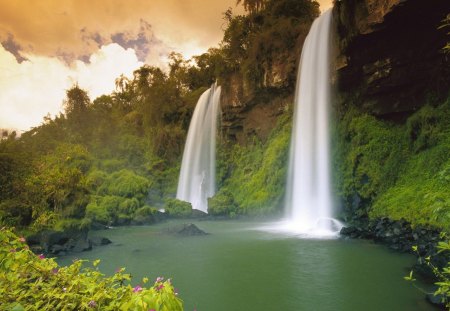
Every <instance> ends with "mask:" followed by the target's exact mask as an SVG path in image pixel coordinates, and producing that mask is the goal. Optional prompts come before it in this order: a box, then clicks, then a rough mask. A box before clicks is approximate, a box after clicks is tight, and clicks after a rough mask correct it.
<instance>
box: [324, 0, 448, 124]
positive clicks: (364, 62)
mask: <svg viewBox="0 0 450 311" xmlns="http://www.w3.org/2000/svg"><path fill="white" fill-rule="evenodd" d="M448 13H450V1H448V0H427V1H424V0H345V1H337V2H336V3H335V7H334V9H333V14H334V20H335V23H336V25H335V26H336V33H337V36H336V46H337V55H336V60H337V61H336V69H337V75H336V77H335V78H336V80H335V82H336V87H337V90H338V94H337V106H338V107H340V109H342V110H346V108H347V107H348V105H356V106H358V107H360V108H361V109H362V110H363V111H365V112H368V113H370V114H373V115H375V116H377V117H380V118H383V119H388V120H393V121H397V122H402V121H403V120H405V118H406V117H407V116H409V115H410V114H411V113H412V112H414V111H415V110H417V109H418V108H420V107H421V106H423V105H424V104H425V103H426V102H427V96H439V95H441V96H446V95H447V93H448V89H449V86H450V79H449V77H450V70H449V68H450V62H449V61H450V57H449V56H448V55H445V54H444V53H443V52H442V47H443V46H445V43H446V42H447V40H448V36H447V34H446V32H447V31H446V30H444V29H438V27H439V25H440V23H441V21H442V20H443V19H444V18H445V16H446V15H447V14H448Z"/></svg>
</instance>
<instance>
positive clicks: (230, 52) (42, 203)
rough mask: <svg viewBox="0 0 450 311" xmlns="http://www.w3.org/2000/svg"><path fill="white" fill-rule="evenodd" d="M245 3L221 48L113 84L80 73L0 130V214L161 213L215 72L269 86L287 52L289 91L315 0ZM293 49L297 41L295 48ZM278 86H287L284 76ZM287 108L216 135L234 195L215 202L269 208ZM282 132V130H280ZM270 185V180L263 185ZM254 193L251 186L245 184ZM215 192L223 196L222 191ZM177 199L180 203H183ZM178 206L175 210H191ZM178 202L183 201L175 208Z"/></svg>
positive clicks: (75, 221)
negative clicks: (62, 94)
mask: <svg viewBox="0 0 450 311" xmlns="http://www.w3.org/2000/svg"><path fill="white" fill-rule="evenodd" d="M243 4H244V6H245V7H246V8H247V10H248V14H247V15H234V14H233V12H232V11H231V10H228V11H226V12H225V13H224V20H225V23H226V24H225V30H224V37H223V41H222V43H221V44H220V46H219V47H218V48H212V49H210V50H209V51H208V52H207V53H204V54H202V55H199V56H195V57H194V58H193V61H194V62H192V61H187V60H184V59H183V58H182V56H181V55H179V54H176V53H172V54H170V56H169V59H170V62H169V68H168V70H167V71H163V70H161V69H160V68H157V67H151V66H147V65H144V66H143V67H141V68H140V69H138V70H136V71H135V73H134V77H133V78H132V79H127V78H126V77H123V76H121V77H119V78H118V79H117V80H116V90H115V91H114V92H113V93H112V94H109V95H103V96H100V97H98V98H96V99H95V100H91V99H90V98H89V96H88V94H87V93H86V92H85V91H84V90H82V89H80V88H79V87H78V86H77V85H74V86H73V87H72V88H70V89H69V90H67V97H66V99H65V101H64V103H63V104H64V113H62V114H60V115H59V116H57V117H55V118H50V117H46V118H45V119H44V122H43V123H42V124H41V125H40V126H37V127H35V128H33V129H32V130H30V131H28V132H26V133H24V134H22V135H21V136H20V137H17V136H16V133H14V132H12V133H9V134H8V133H2V140H1V141H0V224H3V225H9V226H16V227H18V228H22V229H23V230H31V231H39V230H43V229H51V228H53V229H59V230H64V229H65V228H69V227H70V228H72V229H73V228H76V227H78V228H80V229H83V228H88V227H89V226H91V225H92V224H95V223H100V224H104V225H119V224H129V223H145V222H152V221H155V220H157V219H158V212H157V209H159V208H163V207H164V206H165V205H167V202H169V209H168V211H171V208H170V201H167V199H168V198H169V199H170V198H173V197H174V195H175V192H176V185H177V178H178V172H179V164H180V162H181V161H180V157H181V153H182V149H183V146H184V140H185V137H186V131H187V128H188V126H189V121H190V117H191V115H192V112H193V109H194V107H195V103H196V102H197V100H198V98H199V96H200V94H201V93H202V92H204V91H205V90H206V89H207V88H208V87H209V86H210V85H211V83H213V82H214V81H215V80H219V82H220V83H221V84H224V85H225V86H226V85H227V84H229V83H230V82H229V81H230V80H231V79H233V77H239V79H241V80H240V81H241V82H242V84H243V85H245V86H246V89H247V91H248V92H253V93H254V92H255V91H256V90H261V89H262V88H265V87H268V86H267V85H266V84H265V83H264V79H265V78H264V77H265V76H266V75H267V72H269V71H270V70H271V66H272V64H275V63H277V62H287V63H289V64H290V65H289V66H288V67H289V68H288V69H287V70H288V71H289V72H290V75H289V77H290V78H289V79H288V80H289V81H290V82H289V83H288V84H289V85H290V87H291V89H290V90H291V91H292V90H293V89H292V87H293V84H294V81H295V62H296V60H297V58H298V55H297V53H293V52H290V51H291V50H293V48H294V47H297V48H298V46H299V44H301V42H302V40H303V39H304V37H305V36H306V34H307V31H308V29H309V26H310V24H311V23H312V21H313V19H314V18H315V17H316V16H317V15H318V14H319V10H318V4H317V3H316V2H315V1H311V0H302V1H298V0H282V1H280V0H277V1H275V0H270V1H255V2H254V1H244V3H243ZM294 50H295V49H294ZM281 87H286V86H285V85H284V86H281ZM287 118H288V117H286V116H285V117H284V120H283V121H281V122H280V124H281V125H279V126H278V128H277V129H276V130H275V132H274V133H273V134H272V136H271V138H270V139H269V141H267V142H260V141H257V140H255V141H254V143H252V144H249V146H231V147H230V145H228V144H225V146H221V147H220V148H221V151H222V154H223V155H225V156H224V157H223V158H224V159H226V157H228V158H229V159H232V161H231V160H230V161H229V160H227V161H222V162H221V170H222V172H226V174H222V175H221V177H220V179H221V180H220V182H221V185H224V189H223V192H222V194H221V195H223V194H224V193H228V194H231V196H233V197H234V198H232V201H233V202H234V203H235V205H233V208H230V210H229V211H227V212H225V211H224V210H223V209H222V208H218V205H217V204H216V205H215V206H216V208H215V207H212V211H213V213H214V210H217V213H218V214H223V213H228V214H231V213H233V214H260V213H268V212H272V211H273V209H274V207H273V206H276V204H277V202H279V200H280V198H281V197H282V192H283V190H282V188H283V187H282V186H283V182H284V174H285V170H286V168H285V166H284V164H285V160H286V150H287V142H288V140H289V124H288V123H289V122H288V121H287ZM278 134H279V135H278ZM267 185H268V187H266V186H267ZM247 194H249V195H247ZM223 199H224V198H223V197H222V199H220V196H219V197H218V198H216V202H217V203H218V202H219V201H221V202H222V203H223V202H224V201H223ZM181 210H182V209H181ZM181 210H178V209H177V208H175V214H177V215H178V214H179V215H187V214H188V212H187V211H186V210H185V211H184V212H183V211H181ZM179 212H180V213H179Z"/></svg>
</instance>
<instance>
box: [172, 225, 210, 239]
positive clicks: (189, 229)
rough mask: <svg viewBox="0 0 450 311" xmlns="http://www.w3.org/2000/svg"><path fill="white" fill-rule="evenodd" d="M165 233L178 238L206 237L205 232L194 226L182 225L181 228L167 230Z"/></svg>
mask: <svg viewBox="0 0 450 311" xmlns="http://www.w3.org/2000/svg"><path fill="white" fill-rule="evenodd" d="M167 233H169V234H175V235H179V236H201V235H208V234H209V233H206V232H205V231H203V230H201V229H199V228H198V227H197V226H196V225H194V224H183V225H181V226H175V227H172V228H168V229H167Z"/></svg>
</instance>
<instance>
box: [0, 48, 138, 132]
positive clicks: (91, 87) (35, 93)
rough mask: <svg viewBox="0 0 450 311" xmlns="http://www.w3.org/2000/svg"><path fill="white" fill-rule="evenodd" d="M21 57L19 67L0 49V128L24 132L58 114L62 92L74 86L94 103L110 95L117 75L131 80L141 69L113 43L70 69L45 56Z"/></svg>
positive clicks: (131, 52) (134, 58)
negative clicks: (100, 97)
mask: <svg viewBox="0 0 450 311" xmlns="http://www.w3.org/2000/svg"><path fill="white" fill-rule="evenodd" d="M25 57H26V58H27V60H25V61H22V62H21V63H19V62H18V61H17V60H16V58H15V57H14V55H13V54H12V53H11V52H9V51H7V50H6V49H5V48H3V47H0V70H1V72H2V74H1V75H0V89H1V90H2V91H1V92H0V128H17V129H19V130H28V129H30V128H31V127H34V126H37V125H39V124H40V123H41V122H42V120H43V117H44V116H45V115H47V114H48V113H50V115H56V114H58V113H59V112H60V111H61V110H62V102H63V99H64V98H65V96H66V94H65V92H66V90H67V89H69V88H70V87H71V86H72V85H73V84H74V83H75V82H77V83H78V84H79V85H80V87H81V88H83V89H85V90H86V91H88V93H89V95H90V97H91V99H95V98H96V97H98V96H100V95H102V94H109V93H111V92H112V91H113V90H114V86H115V79H116V78H118V77H119V76H120V74H124V75H125V76H128V77H132V74H133V71H134V70H135V69H137V68H139V67H140V66H141V65H142V62H139V61H138V59H137V56H136V53H135V51H134V50H133V49H124V48H123V47H121V46H119V45H118V44H114V43H112V44H108V45H104V46H101V47H100V49H99V50H97V51H96V52H95V53H93V54H92V55H90V57H89V62H88V63H84V62H82V61H76V62H75V63H73V64H72V66H68V65H67V64H66V63H65V62H64V61H62V60H59V59H57V58H52V57H47V56H36V55H34V54H26V55H25Z"/></svg>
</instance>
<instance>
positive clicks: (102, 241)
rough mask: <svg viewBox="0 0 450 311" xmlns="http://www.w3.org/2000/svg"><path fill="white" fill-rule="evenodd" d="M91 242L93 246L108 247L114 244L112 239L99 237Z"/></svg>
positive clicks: (93, 238)
mask: <svg viewBox="0 0 450 311" xmlns="http://www.w3.org/2000/svg"><path fill="white" fill-rule="evenodd" d="M90 240H91V243H92V245H93V246H101V245H108V244H111V243H112V242H111V240H110V239H108V238H105V237H98V236H96V237H92V238H90Z"/></svg>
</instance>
